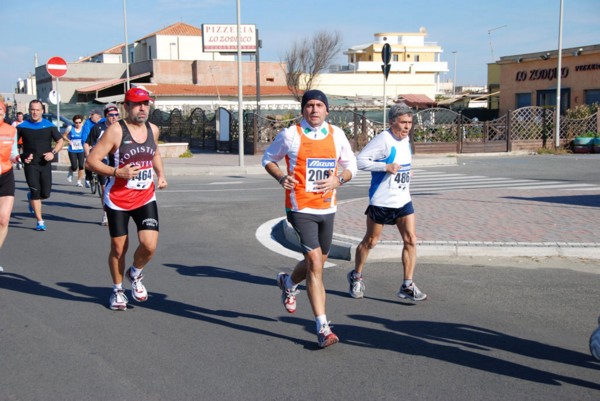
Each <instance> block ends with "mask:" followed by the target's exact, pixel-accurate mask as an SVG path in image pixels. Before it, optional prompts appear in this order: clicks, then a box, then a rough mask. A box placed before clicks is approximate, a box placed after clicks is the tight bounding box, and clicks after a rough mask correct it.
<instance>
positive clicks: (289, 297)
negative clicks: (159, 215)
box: [277, 273, 300, 313]
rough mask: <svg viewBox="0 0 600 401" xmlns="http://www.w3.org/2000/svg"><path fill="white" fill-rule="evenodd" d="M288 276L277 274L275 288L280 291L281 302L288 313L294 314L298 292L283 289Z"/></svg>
mask: <svg viewBox="0 0 600 401" xmlns="http://www.w3.org/2000/svg"><path fill="white" fill-rule="evenodd" d="M288 276H289V274H286V273H279V274H278V275H277V286H278V287H279V289H280V290H281V302H282V303H283V306H284V308H285V310H286V311H288V313H294V312H296V295H298V293H299V292H300V291H298V290H290V289H287V288H285V281H286V279H287V277H288Z"/></svg>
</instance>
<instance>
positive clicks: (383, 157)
mask: <svg viewBox="0 0 600 401" xmlns="http://www.w3.org/2000/svg"><path fill="white" fill-rule="evenodd" d="M356 160H357V162H358V168H359V169H360V170H366V171H370V172H371V187H370V188H369V204H370V205H373V206H380V207H389V208H396V209H397V208H401V207H402V206H404V205H406V204H407V203H408V202H410V201H411V197H410V178H411V162H412V153H411V150H410V141H409V138H408V137H406V138H404V139H401V140H398V139H396V138H395V137H394V136H393V135H392V133H391V132H390V131H389V130H388V131H382V132H381V133H380V134H379V135H377V136H376V137H375V138H373V139H372V140H371V142H369V143H368V144H367V146H365V147H364V148H363V150H362V151H361V152H360V153H359V154H358V156H357V157H356ZM391 163H396V164H399V165H401V166H402V167H401V168H400V169H399V170H398V172H397V173H396V174H390V173H387V172H386V171H385V166H386V164H391Z"/></svg>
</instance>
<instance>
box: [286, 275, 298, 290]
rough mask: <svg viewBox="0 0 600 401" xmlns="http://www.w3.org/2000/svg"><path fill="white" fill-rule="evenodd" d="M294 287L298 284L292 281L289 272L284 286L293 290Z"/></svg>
mask: <svg viewBox="0 0 600 401" xmlns="http://www.w3.org/2000/svg"><path fill="white" fill-rule="evenodd" d="M296 287H298V284H296V283H294V282H293V281H292V275H291V274H289V275H288V276H287V277H286V278H285V288H287V289H288V290H295V289H296Z"/></svg>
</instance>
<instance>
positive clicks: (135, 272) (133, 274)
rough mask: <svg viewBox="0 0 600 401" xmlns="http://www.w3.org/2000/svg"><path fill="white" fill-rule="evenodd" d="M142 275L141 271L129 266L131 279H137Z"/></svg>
mask: <svg viewBox="0 0 600 401" xmlns="http://www.w3.org/2000/svg"><path fill="white" fill-rule="evenodd" d="M140 274H142V269H138V268H137V267H135V266H134V265H131V277H137V276H139V275H140Z"/></svg>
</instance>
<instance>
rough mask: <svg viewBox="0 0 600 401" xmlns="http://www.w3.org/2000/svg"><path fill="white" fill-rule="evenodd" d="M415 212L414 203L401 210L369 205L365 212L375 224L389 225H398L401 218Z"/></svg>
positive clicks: (400, 208)
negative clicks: (397, 222) (397, 221)
mask: <svg viewBox="0 0 600 401" xmlns="http://www.w3.org/2000/svg"><path fill="white" fill-rule="evenodd" d="M414 212H415V209H414V208H413V204H412V201H411V202H408V203H407V204H406V205H404V206H402V207H399V208H393V207H381V206H373V205H369V207H368V208H367V210H365V214H366V215H367V216H369V217H370V218H371V220H373V221H374V222H375V223H377V224H387V225H396V220H398V219H399V218H400V217H404V216H408V215H410V214H413V213H414Z"/></svg>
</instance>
